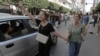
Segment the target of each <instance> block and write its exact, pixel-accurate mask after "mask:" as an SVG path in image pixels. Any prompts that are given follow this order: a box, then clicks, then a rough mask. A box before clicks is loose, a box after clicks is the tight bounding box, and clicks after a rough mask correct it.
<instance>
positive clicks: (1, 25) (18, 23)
mask: <svg viewBox="0 0 100 56" xmlns="http://www.w3.org/2000/svg"><path fill="white" fill-rule="evenodd" d="M24 23H25V22H23V20H11V21H4V22H0V31H1V32H2V33H3V36H4V39H5V40H9V39H13V38H17V37H20V36H24V35H27V34H30V33H33V31H36V30H34V29H33V28H30V29H29V26H30V25H29V26H28V27H27V26H26V25H28V24H24ZM8 25H9V26H10V27H7V26H8ZM29 30H31V32H30V31H29Z"/></svg>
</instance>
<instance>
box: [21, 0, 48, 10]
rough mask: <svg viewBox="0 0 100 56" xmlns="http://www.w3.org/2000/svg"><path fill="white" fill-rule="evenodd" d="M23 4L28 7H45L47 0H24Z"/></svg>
mask: <svg viewBox="0 0 100 56" xmlns="http://www.w3.org/2000/svg"><path fill="white" fill-rule="evenodd" d="M23 3H24V5H25V6H26V7H28V8H33V7H34V8H47V7H48V0H24V1H23Z"/></svg>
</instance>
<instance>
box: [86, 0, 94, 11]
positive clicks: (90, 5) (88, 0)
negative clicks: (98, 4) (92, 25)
mask: <svg viewBox="0 0 100 56" xmlns="http://www.w3.org/2000/svg"><path fill="white" fill-rule="evenodd" d="M86 3H88V4H87V5H86V6H85V10H86V12H89V11H90V8H91V7H92V6H93V0H86Z"/></svg>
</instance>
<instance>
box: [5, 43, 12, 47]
mask: <svg viewBox="0 0 100 56" xmlns="http://www.w3.org/2000/svg"><path fill="white" fill-rule="evenodd" d="M13 46H14V44H13V43H12V44H8V45H6V48H11V47H13Z"/></svg>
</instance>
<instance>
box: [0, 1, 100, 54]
mask: <svg viewBox="0 0 100 56" xmlns="http://www.w3.org/2000/svg"><path fill="white" fill-rule="evenodd" d="M19 8H20V9H21V10H22V11H23V12H24V13H25V15H27V16H29V17H30V19H32V20H36V21H37V23H38V25H39V33H41V34H43V35H46V36H48V37H49V40H48V42H47V43H46V44H43V43H41V42H39V56H50V55H49V54H50V49H51V45H52V41H51V35H50V34H51V33H52V34H54V35H56V36H57V37H60V38H61V39H64V40H65V41H67V42H69V56H78V54H79V51H80V47H81V45H82V42H83V41H84V39H83V37H84V36H86V34H87V31H88V29H89V25H90V22H91V19H93V20H94V22H93V27H95V28H97V30H96V31H97V35H98V36H99V33H100V15H99V14H93V15H92V14H88V13H86V14H84V15H82V14H78V13H76V14H75V15H73V17H71V15H68V14H59V13H58V14H54V15H55V16H54V15H52V14H51V15H50V14H48V13H47V12H46V11H43V10H41V11H40V13H39V16H38V19H35V17H34V16H33V15H32V14H31V13H29V12H28V10H26V9H25V7H24V6H23V5H22V3H19ZM49 15H50V16H52V17H55V19H57V20H56V21H58V24H61V21H63V20H64V21H65V24H67V21H68V20H70V19H73V23H72V24H70V25H69V26H68V32H67V33H66V36H62V35H61V34H60V33H58V32H57V31H55V29H54V27H53V26H52V24H51V23H49V21H48V19H50V18H52V17H49ZM55 19H54V20H55ZM52 23H53V24H55V22H54V21H52ZM5 25H6V26H2V25H1V26H0V29H2V30H3V31H2V32H3V34H4V36H5V37H6V39H10V38H11V36H10V35H9V33H10V32H11V31H12V28H11V26H10V25H8V24H5ZM6 28H7V29H6ZM5 29H6V30H5Z"/></svg>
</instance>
